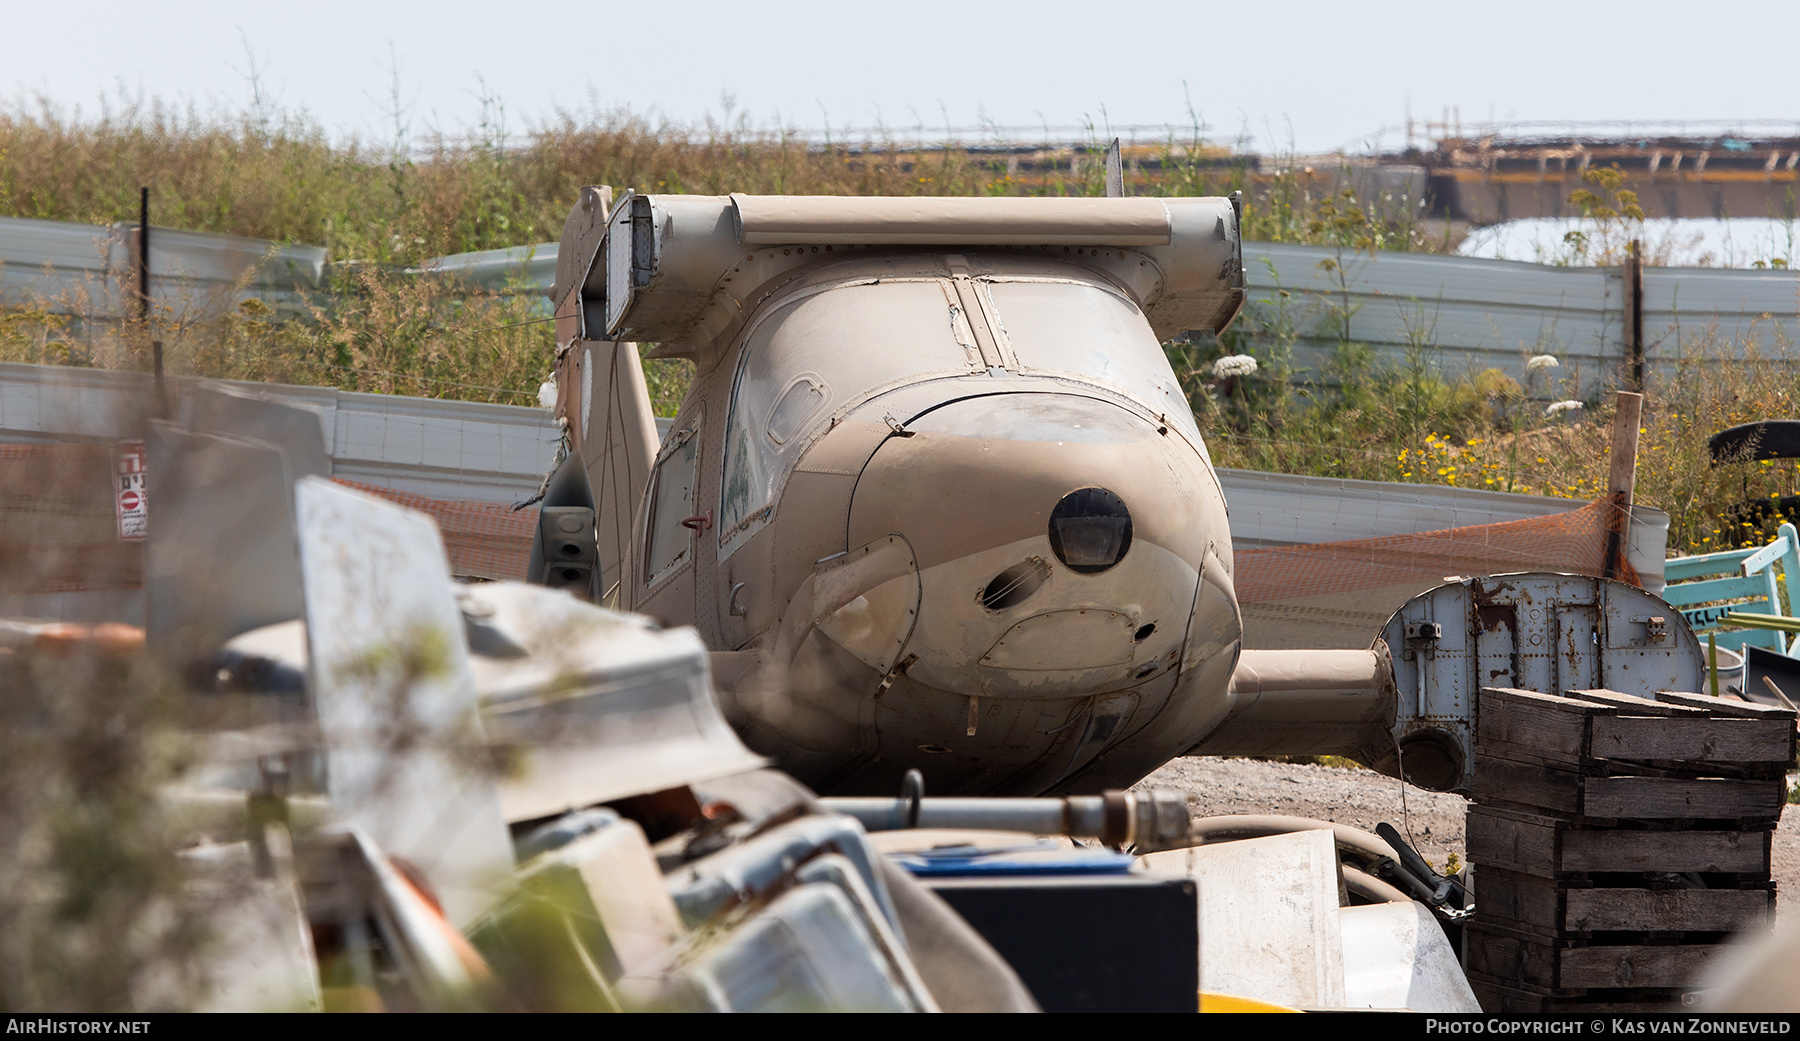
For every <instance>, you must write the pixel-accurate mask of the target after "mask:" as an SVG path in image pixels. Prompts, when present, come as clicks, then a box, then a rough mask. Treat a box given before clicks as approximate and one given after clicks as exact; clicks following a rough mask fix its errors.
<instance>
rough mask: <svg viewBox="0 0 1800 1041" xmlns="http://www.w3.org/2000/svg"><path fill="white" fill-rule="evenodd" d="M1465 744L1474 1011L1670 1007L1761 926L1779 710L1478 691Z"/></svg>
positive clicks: (1781, 764) (1784, 751)
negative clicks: (1471, 755) (1725, 946)
mask: <svg viewBox="0 0 1800 1041" xmlns="http://www.w3.org/2000/svg"><path fill="white" fill-rule="evenodd" d="M1475 744H1476V747H1475V766H1474V791H1473V796H1474V804H1473V805H1471V806H1470V807H1469V812H1468V852H1469V862H1470V864H1471V865H1472V868H1471V871H1472V874H1473V879H1474V896H1475V913H1474V915H1473V916H1471V918H1470V919H1469V921H1468V924H1467V928H1466V929H1465V930H1464V935H1463V942H1464V965H1465V967H1466V968H1467V970H1468V975H1469V982H1470V984H1471V985H1472V986H1473V987H1474V989H1475V994H1476V996H1477V997H1478V998H1479V999H1480V1001H1481V1004H1482V1007H1483V1008H1484V1009H1486V1010H1487V1011H1489V1012H1548V1011H1553V1010H1560V1011H1582V1010H1593V1011H1617V1012H1624V1011H1650V1010H1667V1009H1668V1008H1670V1006H1671V1005H1674V1004H1677V1003H1679V1002H1680V1000H1681V997H1682V995H1683V993H1684V992H1687V991H1691V990H1692V989H1693V988H1694V986H1695V985H1696V983H1697V981H1698V980H1699V978H1700V976H1701V973H1702V972H1703V969H1704V966H1705V964H1706V962H1707V960H1708V959H1709V958H1710V957H1712V956H1713V955H1714V954H1716V953H1718V951H1719V949H1720V945H1721V944H1722V943H1724V942H1725V941H1726V940H1727V939H1729V938H1730V937H1731V936H1732V935H1733V934H1737V933H1742V932H1747V931H1755V930H1761V929H1766V928H1768V927H1769V926H1771V925H1772V924H1773V923H1774V919H1775V885H1774V883H1773V882H1772V881H1771V880H1770V877H1769V854H1770V839H1771V837H1772V834H1773V831H1774V828H1775V824H1776V821H1777V820H1778V819H1779V818H1780V815H1781V808H1782V806H1783V805H1784V804H1785V803H1786V798H1787V781H1786V778H1787V771H1788V769H1789V767H1790V765H1791V764H1792V762H1793V760H1794V750H1795V743H1794V712H1793V711H1792V710H1790V709H1777V708H1768V707H1764V706H1760V705H1753V704H1750V703H1748V702H1743V701H1728V700H1722V699H1716V698H1708V697H1701V696H1699V695H1693V694H1660V695H1658V696H1657V700H1656V701H1647V700H1645V699H1642V698H1635V697H1630V696H1628V695H1624V694H1618V693H1614V692H1612V691H1603V690H1597V691H1569V692H1567V694H1566V696H1562V697H1558V696H1555V695H1548V694H1535V693H1531V692H1529V691H1522V690H1509V689H1502V688H1492V687H1490V688H1485V689H1483V690H1482V692H1481V695H1480V701H1479V704H1478V707H1477V716H1476V740H1475Z"/></svg>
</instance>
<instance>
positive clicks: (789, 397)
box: [768, 372, 830, 445]
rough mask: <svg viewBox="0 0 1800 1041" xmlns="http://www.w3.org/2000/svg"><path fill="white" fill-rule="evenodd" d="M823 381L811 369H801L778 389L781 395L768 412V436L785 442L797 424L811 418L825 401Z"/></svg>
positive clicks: (825, 392) (792, 434)
mask: <svg viewBox="0 0 1800 1041" xmlns="http://www.w3.org/2000/svg"><path fill="white" fill-rule="evenodd" d="M829 396H830V395H829V393H828V392H827V390H826V388H825V381H824V380H822V379H820V378H819V377H818V375H816V374H814V373H811V372H804V373H801V374H800V375H799V376H796V377H795V378H794V382H793V383H791V384H789V385H788V389H787V390H784V391H782V392H781V398H780V399H779V400H777V401H776V402H775V407H774V408H773V409H771V410H770V412H769V425H768V432H769V440H771V441H773V442H775V443H776V444H778V445H780V444H786V443H787V440H788V439H789V438H791V437H793V436H794V434H795V432H797V431H798V430H799V429H800V425H801V424H802V423H805V422H806V421H807V420H808V419H810V418H812V414H813V413H814V412H817V411H819V409H821V408H823V407H824V405H825V399H826V398H827V397H829Z"/></svg>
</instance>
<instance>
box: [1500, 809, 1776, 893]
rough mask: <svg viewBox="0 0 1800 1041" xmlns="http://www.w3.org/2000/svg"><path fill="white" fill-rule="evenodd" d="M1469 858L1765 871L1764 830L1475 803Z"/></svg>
mask: <svg viewBox="0 0 1800 1041" xmlns="http://www.w3.org/2000/svg"><path fill="white" fill-rule="evenodd" d="M1467 835H1468V839H1467V850H1468V858H1469V860H1470V862H1471V863H1474V864H1478V865H1480V866H1482V867H1484V868H1486V867H1492V868H1501V869H1505V870H1508V871H1516V872H1519V873H1521V874H1526V875H1536V876H1539V877H1544V878H1553V877H1555V876H1558V875H1563V874H1573V873H1586V872H1596V871H1599V872H1635V871H1663V872H1669V871H1696V872H1725V873H1730V874H1737V875H1758V874H1760V875H1763V876H1765V877H1766V875H1767V873H1768V869H1769V852H1770V851H1769V842H1770V833H1769V832H1767V831H1620V830H1614V829H1594V828H1576V827H1574V826H1573V825H1571V824H1570V823H1569V822H1567V821H1564V820H1559V819H1557V818H1555V817H1545V816H1541V815H1538V814H1532V813H1524V812H1521V811H1516V810H1501V809H1497V808H1495V807H1491V806H1482V805H1479V804H1477V805H1472V806H1470V807H1469V810H1468V815H1467Z"/></svg>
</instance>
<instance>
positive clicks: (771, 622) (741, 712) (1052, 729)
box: [533, 188, 1395, 794]
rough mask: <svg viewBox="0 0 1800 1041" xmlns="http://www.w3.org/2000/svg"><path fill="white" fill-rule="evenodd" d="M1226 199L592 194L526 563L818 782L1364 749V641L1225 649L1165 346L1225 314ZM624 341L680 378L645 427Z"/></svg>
mask: <svg viewBox="0 0 1800 1041" xmlns="http://www.w3.org/2000/svg"><path fill="white" fill-rule="evenodd" d="M1239 217H1240V213H1239V208H1238V204H1237V201H1236V200H1235V198H1234V199H1222V198H1205V199H1202V198H1189V199H1149V198H1079V199H1078V198H1043V199H1018V198H1006V199H979V198H835V197H806V198H799V197H772V196H745V195H731V196H724V197H703V196H684V195H636V194H632V193H626V194H625V195H624V196H623V197H622V198H620V199H619V200H617V202H616V203H615V201H614V199H613V195H612V192H611V190H610V189H607V188H588V189H585V190H584V192H583V195H582V198H581V201H580V203H579V204H578V205H577V206H576V208H575V210H574V212H573V213H572V214H571V215H570V218H569V221H568V225H567V228H566V230H565V232H564V235H563V239H562V243H561V247H560V252H559V253H558V256H557V277H556V284H555V289H554V299H555V301H556V304H557V307H556V314H557V326H556V328H557V343H558V387H559V402H558V414H559V416H560V417H562V419H563V420H564V421H565V422H566V425H567V433H568V440H569V444H570V446H571V449H572V451H571V454H570V456H569V459H568V461H567V462H566V463H565V464H563V465H562V467H561V468H560V469H559V471H558V472H557V474H556V476H555V477H554V478H553V480H552V482H551V484H550V486H549V490H548V494H547V497H546V498H545V500H544V502H545V509H544V511H543V514H542V522H541V528H540V533H539V542H538V549H537V551H536V553H535V559H534V565H533V571H534V576H535V578H536V580H538V581H543V582H546V583H548V584H551V585H561V586H566V587H569V588H571V589H572V590H573V591H575V592H577V594H578V595H583V596H587V597H591V598H592V599H595V600H598V601H601V602H604V603H607V604H612V605H616V606H619V607H621V608H626V609H630V610H634V611H640V612H644V613H647V614H649V615H652V616H654V617H657V618H659V619H661V620H663V621H664V622H665V623H667V624H670V625H691V626H693V627H695V628H696V629H697V630H699V632H700V634H701V635H702V637H703V638H704V639H705V641H706V642H707V645H708V646H709V647H710V648H712V649H713V651H714V654H713V666H714V673H715V679H716V681H717V683H718V686H719V688H720V692H721V696H722V699H723V702H724V707H725V710H726V713H727V716H728V718H730V719H731V721H732V723H733V724H734V725H735V726H736V727H737V728H738V730H739V732H740V733H741V734H742V735H743V737H744V739H745V740H746V742H747V743H748V744H749V745H750V746H751V747H752V748H754V749H756V750H757V751H758V752H761V753H763V754H765V755H768V756H770V757H772V758H773V759H774V760H775V761H776V763H777V765H779V766H780V767H781V768H782V769H784V770H787V771H789V772H790V773H792V774H794V775H795V776H797V777H799V778H800V779H802V780H803V781H806V782H808V783H809V784H811V785H813V786H814V787H815V788H817V789H819V790H821V791H827V792H846V793H857V792H879V793H887V792H892V791H894V790H895V788H896V786H897V785H898V784H899V782H900V779H901V777H902V775H903V773H904V771H906V770H907V769H909V768H915V767H916V768H918V769H919V770H921V771H922V772H923V774H924V776H925V778H926V780H927V783H928V785H929V786H930V788H931V790H932V791H933V792H934V793H946V794H947V793H968V794H1037V793H1041V792H1057V791H1062V792H1067V791H1081V792H1095V791H1100V790H1101V789H1105V788H1122V787H1125V786H1127V785H1129V784H1131V783H1132V782H1134V781H1136V780H1138V779H1139V778H1141V777H1143V776H1144V775H1145V774H1147V773H1149V772H1150V771H1152V770H1154V769H1156V768H1157V767H1158V766H1160V765H1162V764H1163V763H1165V762H1167V761H1168V760H1170V759H1171V758H1173V757H1175V756H1179V755H1182V754H1190V753H1192V754H1213V753H1227V752H1229V753H1250V754H1262V753H1290V754H1308V753H1313V754H1316V753H1326V752H1331V753H1339V754H1346V755H1353V756H1356V757H1358V758H1361V759H1363V760H1365V761H1374V760H1375V759H1377V758H1379V757H1380V755H1381V753H1382V751H1383V750H1384V749H1387V748H1391V747H1392V740H1393V739H1392V737H1390V729H1391V728H1392V726H1393V724H1394V718H1395V693H1394V685H1393V680H1392V678H1391V669H1390V668H1389V666H1388V662H1387V661H1386V652H1385V650H1384V649H1383V648H1382V647H1381V646H1380V645H1379V644H1378V645H1377V647H1376V649H1374V650H1369V651H1313V652H1298V653H1296V652H1280V656H1279V658H1277V657H1276V656H1275V655H1274V654H1272V653H1269V654H1259V653H1258V652H1250V653H1248V654H1245V653H1243V652H1242V651H1241V639H1240V637H1241V632H1242V625H1241V616H1240V614H1239V611H1238V607H1237V602H1236V598H1235V596H1234V594H1233V587H1232V550H1231V539H1230V534H1229V531H1228V529H1227V525H1226V513H1225V502H1224V498H1223V496H1222V494H1221V492H1220V488H1219V484H1218V481H1217V479H1216V477H1215V475H1214V473H1213V469H1212V465H1211V461H1210V459H1209V457H1208V454H1207V449H1206V445H1205V444H1204V443H1203V442H1202V440H1201V436H1200V432H1199V430H1198V429H1197V427H1196V425H1195V423H1194V419H1193V415H1192V412H1191V410H1190V407H1189V405H1188V403H1187V400H1186V398H1185V396H1184V395H1183V392H1182V389H1181V387H1180V385H1179V384H1178V382H1177V380H1176V377H1175V374H1174V372H1173V371H1171V369H1170V365H1169V362H1168V360H1167V357H1166V355H1165V354H1164V352H1163V349H1162V347H1161V342H1162V341H1163V340H1164V339H1166V338H1168V337H1170V336H1172V335H1174V334H1176V333H1179V332H1181V331H1184V330H1191V329H1201V330H1212V331H1219V330H1222V329H1224V328H1225V327H1226V325H1227V324H1228V323H1230V321H1231V320H1232V318H1233V317H1234V316H1235V315H1236V314H1237V311H1238V309H1239V308H1240V306H1241V305H1242V302H1243V299H1244V289H1245V280H1244V270H1243V260H1242V251H1241V248H1240V243H1239V228H1238V224H1239ZM638 342H654V343H655V344H656V347H655V349H654V350H653V351H651V352H650V356H651V357H656V358H686V359H688V360H690V361H692V362H693V364H694V366H695V368H696V376H695V378H694V380H693V383H692V387H691V389H690V390H689V392H688V394H687V398H686V400H685V401H684V402H683V403H682V405H681V408H680V411H679V413H678V414H677V415H676V416H675V419H674V423H673V426H672V427H671V428H670V429H669V431H668V433H667V435H666V436H664V437H661V438H658V436H657V434H656V431H655V426H654V419H653V416H652V414H651V410H650V401H649V397H648V394H647V392H646V389H645V382H644V376H643V371H642V368H641V366H640V362H639V354H638V348H637V343H638ZM590 510H591V511H592V512H591V513H590V512H588V511H590ZM1234 677H1235V679H1234Z"/></svg>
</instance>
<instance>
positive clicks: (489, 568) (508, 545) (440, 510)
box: [337, 480, 538, 581]
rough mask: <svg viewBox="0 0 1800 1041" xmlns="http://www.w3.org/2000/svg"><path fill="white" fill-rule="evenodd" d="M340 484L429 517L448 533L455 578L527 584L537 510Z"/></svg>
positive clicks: (447, 550)
mask: <svg viewBox="0 0 1800 1041" xmlns="http://www.w3.org/2000/svg"><path fill="white" fill-rule="evenodd" d="M337 483H339V484H341V485H344V486H346V487H350V488H355V489H356V490H358V491H363V492H368V493H369V494H370V495H378V496H380V497H381V498H383V499H386V500H388V501H389V502H394V503H398V504H400V505H401V506H405V507H408V508H409V509H414V510H418V511H419V512H420V513H424V514H429V515H430V516H431V519H432V520H435V521H437V524H438V528H439V530H441V531H442V532H443V533H444V552H445V553H447V554H448V555H449V557H450V572H451V573H452V574H455V575H463V576H469V577H474V578H503V579H513V580H516V581H524V579H525V572H526V571H527V570H528V569H529V568H530V566H531V540H532V538H533V537H534V536H535V535H536V534H537V522H538V510H537V507H536V506H530V507H527V508H525V509H522V510H515V509H513V508H512V507H511V506H507V505H505V504H503V503H497V502H464V501H460V500H455V499H428V498H426V497H425V496H423V495H412V494H410V493H407V492H397V491H393V490H392V489H389V488H377V487H375V486H374V485H369V484H359V483H357V482H355V481H345V480H338V482H337Z"/></svg>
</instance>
